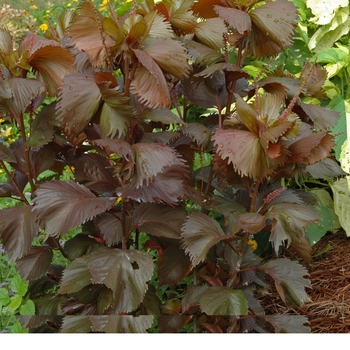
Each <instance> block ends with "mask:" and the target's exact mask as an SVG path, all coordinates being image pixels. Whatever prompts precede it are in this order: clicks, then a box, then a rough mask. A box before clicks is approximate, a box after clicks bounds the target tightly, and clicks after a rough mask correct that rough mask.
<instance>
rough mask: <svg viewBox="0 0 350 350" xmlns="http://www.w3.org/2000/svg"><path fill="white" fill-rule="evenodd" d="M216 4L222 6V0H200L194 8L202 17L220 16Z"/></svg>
mask: <svg viewBox="0 0 350 350" xmlns="http://www.w3.org/2000/svg"><path fill="white" fill-rule="evenodd" d="M216 5H219V6H222V0H198V1H196V2H195V3H194V4H193V6H192V10H193V12H194V13H195V14H197V15H199V16H200V17H202V18H214V17H217V16H218V15H217V13H216V11H215V10H214V7H215V6H216Z"/></svg>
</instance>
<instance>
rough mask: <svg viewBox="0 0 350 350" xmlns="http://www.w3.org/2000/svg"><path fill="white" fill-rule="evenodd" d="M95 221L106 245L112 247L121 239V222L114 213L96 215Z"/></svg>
mask: <svg viewBox="0 0 350 350" xmlns="http://www.w3.org/2000/svg"><path fill="white" fill-rule="evenodd" d="M95 222H96V226H97V228H98V230H99V231H100V235H101V236H102V237H103V239H104V240H105V243H106V245H107V246H108V247H112V246H113V245H115V244H117V243H120V242H121V241H122V240H123V226H122V222H121V220H120V219H118V217H117V215H116V214H115V213H114V214H113V213H112V212H108V213H102V214H100V215H98V216H97V217H96V219H95Z"/></svg>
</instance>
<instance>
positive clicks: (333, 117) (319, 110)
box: [299, 102, 340, 131]
mask: <svg viewBox="0 0 350 350" xmlns="http://www.w3.org/2000/svg"><path fill="white" fill-rule="evenodd" d="M299 106H300V107H301V108H302V109H303V111H304V112H305V113H306V114H307V116H308V117H309V118H310V119H311V120H312V121H313V124H314V129H315V130H316V131H324V130H329V128H331V127H332V126H334V125H335V124H336V123H337V121H338V119H339V117H340V115H339V113H338V112H336V111H333V110H331V109H329V108H326V107H322V106H317V105H312V104H307V103H302V102H300V103H299Z"/></svg>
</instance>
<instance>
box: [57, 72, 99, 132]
mask: <svg viewBox="0 0 350 350" xmlns="http://www.w3.org/2000/svg"><path fill="white" fill-rule="evenodd" d="M63 81H64V83H63V86H62V88H61V90H60V93H59V99H58V103H57V120H58V121H59V122H60V124H61V125H62V127H63V130H64V132H65V133H66V134H67V135H68V136H70V135H76V136H77V135H79V134H80V133H81V132H83V131H84V129H85V128H86V127H87V126H88V124H89V122H90V120H91V119H92V117H93V116H94V115H95V113H96V111H97V109H98V107H99V105H100V102H101V92H100V89H99V87H98V86H97V84H96V83H95V81H94V77H93V76H92V75H86V74H81V73H74V74H69V75H67V76H66V77H65V78H64V80H63Z"/></svg>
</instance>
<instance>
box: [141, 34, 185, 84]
mask: <svg viewBox="0 0 350 350" xmlns="http://www.w3.org/2000/svg"><path fill="white" fill-rule="evenodd" d="M142 46H143V51H144V52H146V53H147V54H149V55H150V56H151V57H152V58H153V60H154V61H155V62H156V63H157V64H158V66H159V67H160V68H161V69H163V70H164V71H166V72H168V73H170V74H172V75H174V76H175V77H177V78H179V79H181V78H182V77H183V76H187V75H188V72H189V65H188V56H187V54H186V51H185V48H184V47H183V46H182V45H181V43H180V42H179V41H176V40H172V39H168V38H166V39H164V38H149V39H146V40H145V41H144V42H143V45H142ZM139 59H140V58H139ZM141 63H142V62H141Z"/></svg>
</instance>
